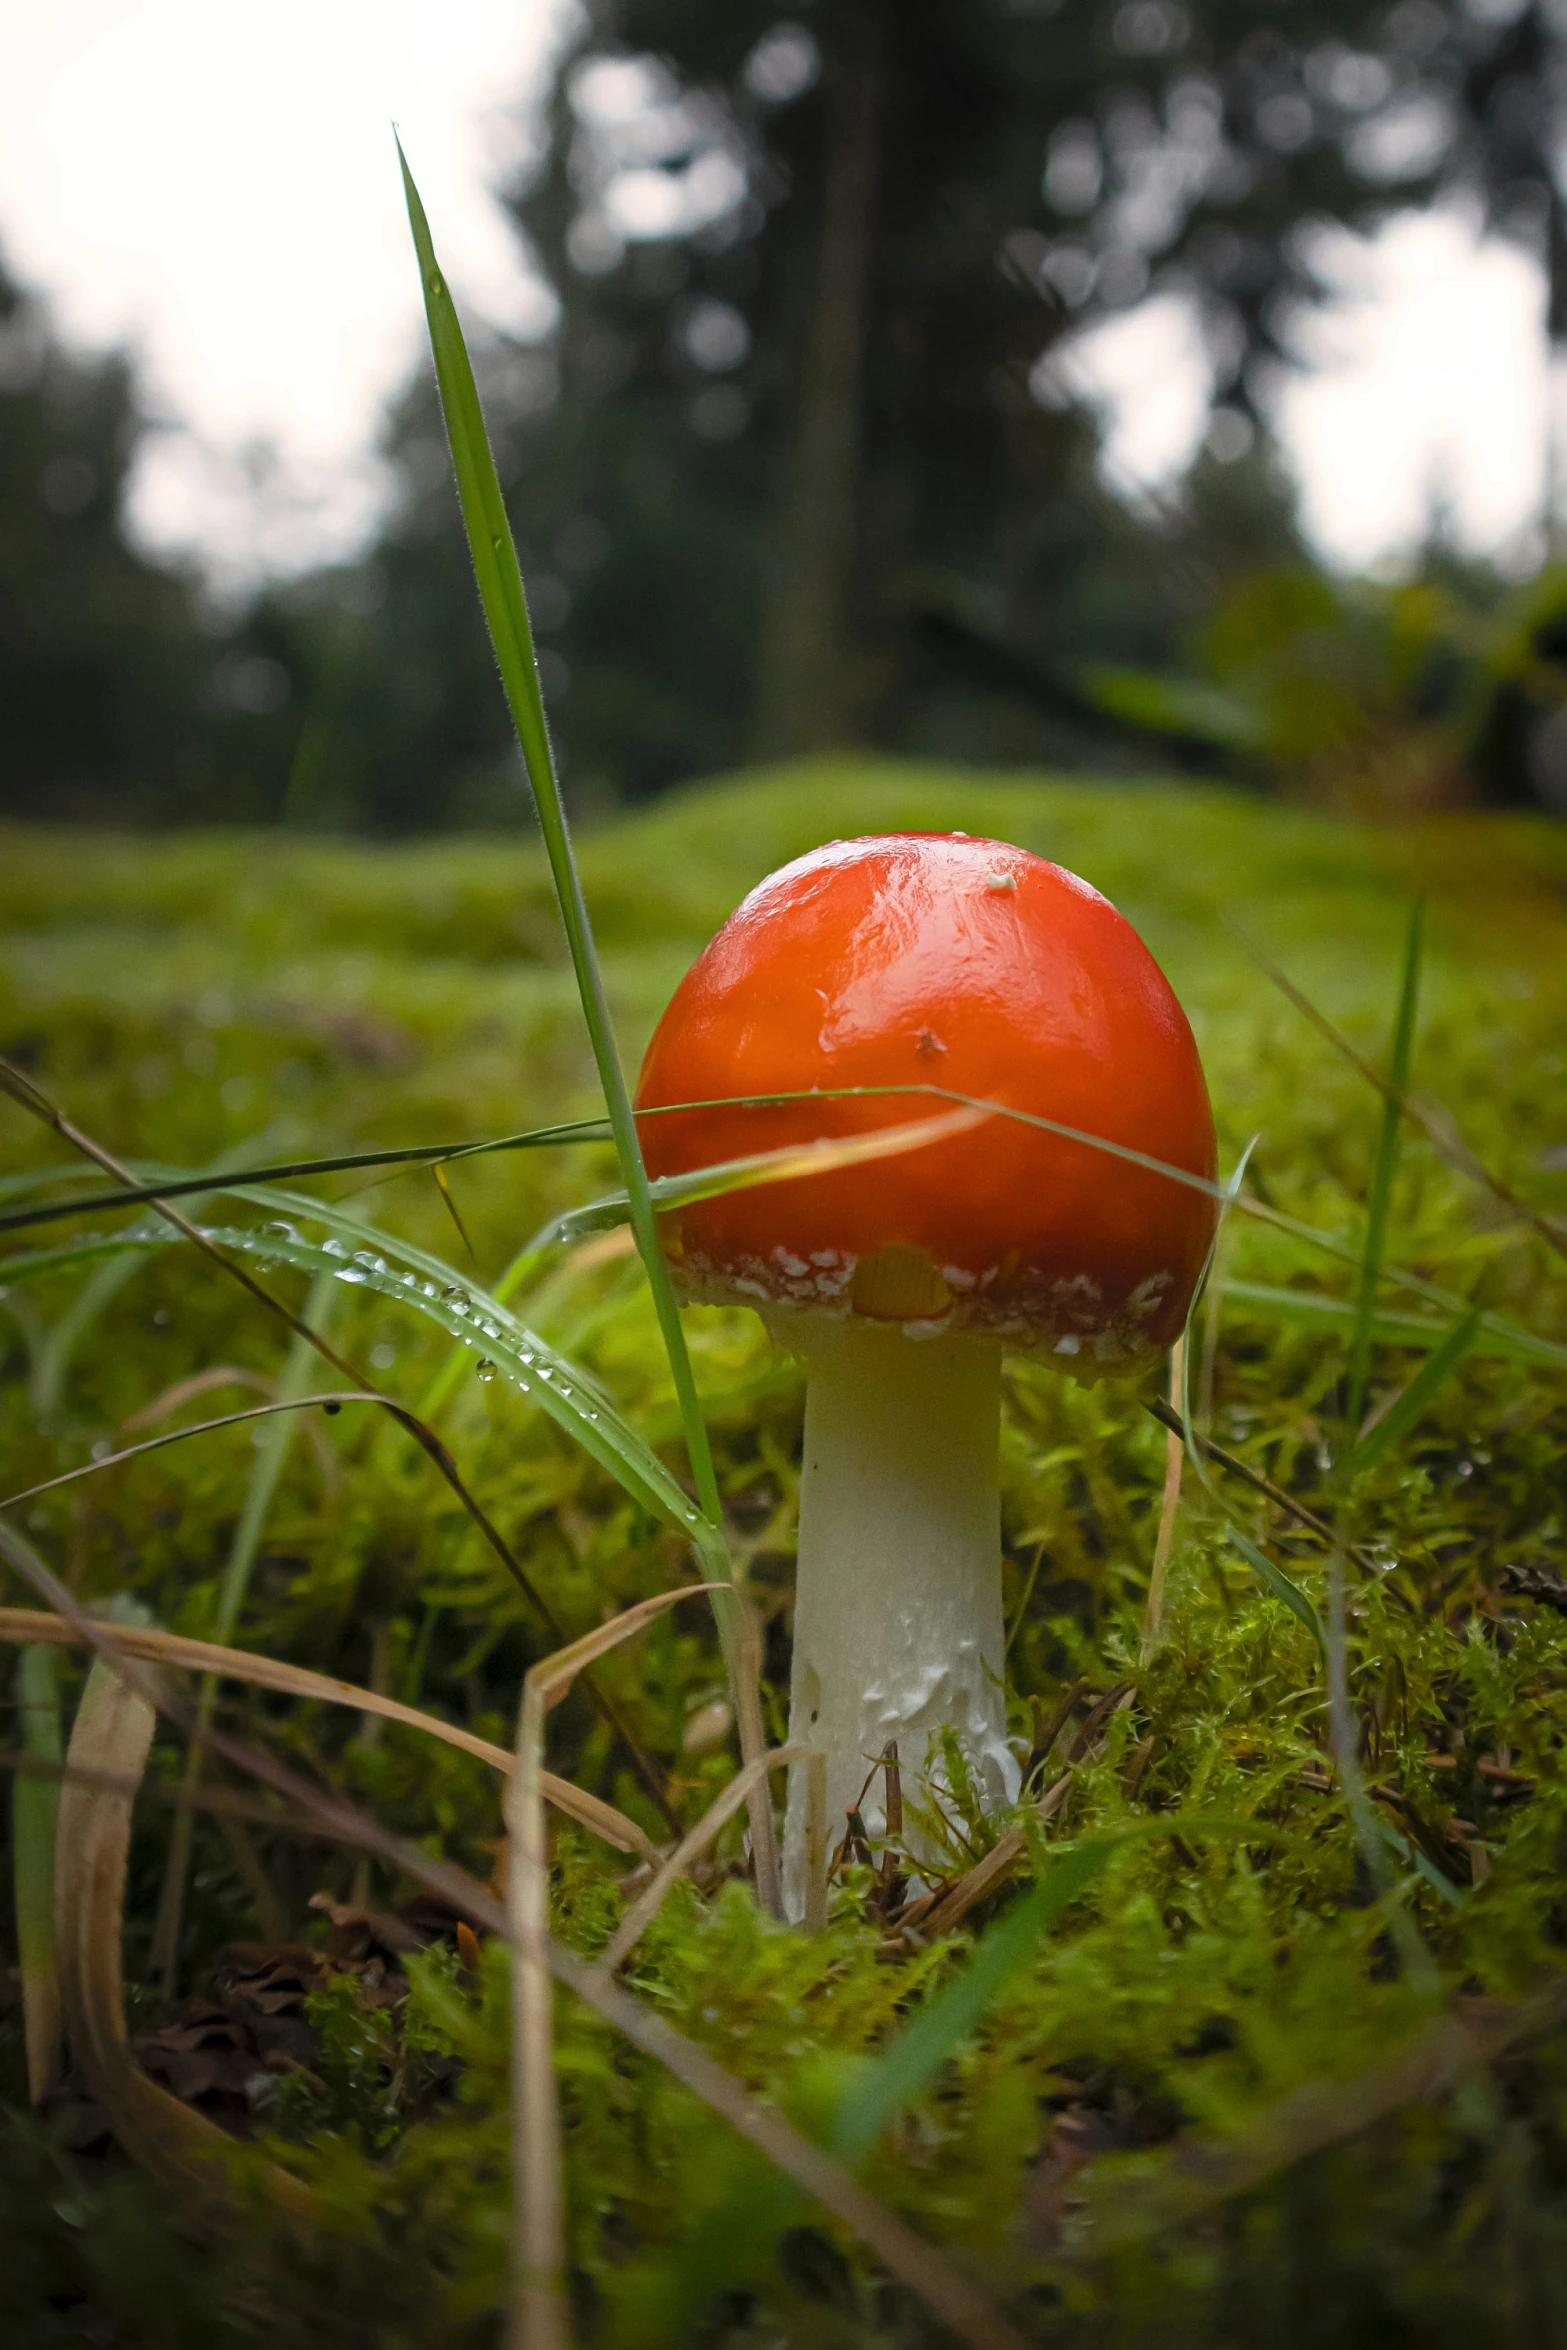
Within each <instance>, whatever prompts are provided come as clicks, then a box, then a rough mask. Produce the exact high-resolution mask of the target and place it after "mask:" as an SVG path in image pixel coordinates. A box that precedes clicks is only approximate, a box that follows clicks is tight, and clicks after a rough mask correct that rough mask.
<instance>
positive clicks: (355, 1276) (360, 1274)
mask: <svg viewBox="0 0 1567 2350" xmlns="http://www.w3.org/2000/svg"><path fill="white" fill-rule="evenodd" d="M337 1278H338V1280H339V1281H363V1280H364V1278H365V1273H364V1268H363V1266H361V1265H340V1266H339V1267H338V1270H337Z"/></svg>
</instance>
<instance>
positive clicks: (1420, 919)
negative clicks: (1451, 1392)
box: [1344, 900, 1425, 1430]
mask: <svg viewBox="0 0 1567 2350" xmlns="http://www.w3.org/2000/svg"><path fill="white" fill-rule="evenodd" d="M1424 940H1425V904H1424V901H1423V900H1420V901H1417V903H1416V905H1415V908H1414V911H1413V913H1412V914H1411V915H1410V917H1409V932H1408V935H1407V937H1406V939H1405V942H1404V969H1403V976H1402V978H1401V980H1400V982H1399V990H1398V1013H1397V1017H1396V1018H1395V1020H1394V1023H1393V1051H1392V1057H1391V1059H1390V1061H1389V1063H1388V1090H1387V1093H1386V1095H1385V1097H1384V1099H1383V1103H1382V1124H1381V1128H1380V1130H1379V1132H1378V1135H1377V1154H1376V1159H1375V1161H1374V1163H1373V1166H1372V1170H1371V1191H1370V1196H1369V1198H1368V1200H1367V1203H1366V1238H1365V1246H1364V1248H1363V1250H1362V1252H1361V1259H1360V1288H1359V1293H1358V1296H1357V1298H1356V1303H1355V1320H1354V1326H1353V1329H1352V1331H1351V1334H1350V1342H1349V1369H1348V1395H1347V1401H1346V1404H1345V1407H1344V1415H1345V1418H1346V1420H1347V1422H1348V1424H1349V1427H1350V1429H1351V1430H1354V1429H1356V1428H1358V1427H1359V1426H1360V1422H1361V1418H1362V1415H1363V1414H1364V1412H1365V1408H1366V1382H1367V1380H1368V1379H1369V1378H1370V1375H1371V1342H1372V1324H1373V1323H1374V1321H1375V1319H1376V1309H1377V1290H1378V1288H1379V1287H1380V1285H1381V1280H1382V1259H1383V1256H1384V1254H1385V1252H1386V1247H1387V1225H1388V1216H1389V1213H1390V1211H1391V1208H1392V1204H1393V1183H1394V1178H1395V1177H1396V1176H1397V1173H1398V1147H1399V1140H1400V1126H1401V1120H1402V1117H1403V1102H1404V1095H1405V1092H1406V1091H1407V1089H1408V1085H1409V1064H1410V1060H1411V1057H1412V1055H1413V1052H1414V1044H1415V1018H1416V1013H1417V1010H1418V1007H1419V1002H1420V960H1421V952H1422V948H1423V945H1424Z"/></svg>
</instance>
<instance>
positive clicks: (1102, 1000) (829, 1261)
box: [637, 833, 1215, 1375]
mask: <svg viewBox="0 0 1567 2350" xmlns="http://www.w3.org/2000/svg"><path fill="white" fill-rule="evenodd" d="M849 1085H873V1086H899V1085H907V1086H939V1087H943V1088H946V1089H948V1090H950V1091H952V1092H955V1093H960V1094H967V1095H970V1096H974V1097H977V1098H978V1099H979V1100H981V1101H993V1102H1000V1103H1004V1104H1006V1105H1008V1106H1009V1107H1011V1108H1013V1109H1018V1110H1023V1111H1026V1112H1029V1113H1032V1114H1034V1115H1038V1116H1042V1117H1046V1118H1050V1119H1054V1120H1056V1121H1057V1122H1058V1123H1060V1124H1062V1125H1066V1126H1073V1127H1076V1128H1077V1129H1079V1130H1080V1131H1081V1132H1084V1133H1087V1134H1095V1135H1100V1136H1102V1137H1104V1138H1105V1139H1106V1140H1107V1141H1110V1142H1115V1143H1120V1144H1122V1145H1124V1146H1127V1147H1129V1148H1131V1149H1133V1150H1137V1151H1141V1152H1145V1153H1146V1154H1147V1155H1148V1156H1149V1157H1151V1158H1156V1159H1159V1160H1161V1161H1163V1162H1164V1163H1166V1164H1167V1165H1170V1166H1173V1167H1178V1168H1182V1169H1184V1170H1186V1171H1187V1172H1188V1173H1190V1174H1192V1175H1195V1176H1198V1177H1201V1178H1203V1179H1205V1180H1206V1181H1208V1182H1211V1181H1212V1180H1213V1176H1214V1170H1215V1144H1214V1132H1213V1114H1212V1111H1211V1109H1210V1107H1209V1103H1208V1091H1207V1087H1206V1085H1205V1084H1204V1081H1203V1073H1202V1064H1201V1062H1200V1061H1199V1059H1198V1056H1197V1047H1196V1043H1195V1041H1194V1039H1193V1037H1192V1032H1191V1029H1190V1026H1189V1025H1188V1023H1187V1020H1186V1016H1185V1014H1184V1013H1183V1012H1182V1010H1181V1007H1180V1005H1179V1004H1178V1003H1177V1001H1176V999H1175V996H1174V994H1173V993H1172V992H1171V989H1170V986H1169V983H1168V981H1167V980H1166V979H1165V977H1164V974H1163V973H1162V972H1161V971H1160V969H1159V967H1158V965H1157V963H1155V961H1154V959H1153V957H1152V955H1150V954H1149V952H1148V950H1147V948H1146V947H1145V946H1144V945H1143V943H1142V941H1141V939H1140V938H1139V937H1138V936H1137V933H1136V932H1135V931H1134V930H1133V928H1132V927H1131V924H1130V923H1129V922H1127V921H1125V920H1124V919H1123V917H1122V916H1121V915H1120V914H1118V913H1117V912H1116V910H1115V908H1114V907H1113V906H1112V905H1111V904H1110V903H1109V901H1108V899H1106V898H1102V897H1101V896H1100V895H1099V893H1098V891H1097V890H1094V889H1091V888H1090V887H1089V886H1088V884H1087V882H1085V881H1079V880H1078V878H1077V876H1076V875H1075V874H1072V873H1068V872H1066V871H1065V870H1064V869H1063V868H1062V867H1061V866H1059V865H1051V864H1048V863H1047V862H1046V861H1045V859H1044V858H1042V857H1035V856H1030V855H1029V854H1028V852H1027V851H1026V850H1023V849H1016V848H1010V847H1007V846H1005V845H1004V844H1002V843H1000V842H997V841H988V840H971V839H970V838H969V837H968V836H967V835H966V834H963V833H905V834H893V835H891V836H888V837H885V838H881V839H871V840H852V841H835V842H833V843H831V844H830V845H829V846H828V847H826V848H822V849H817V850H815V851H813V852H812V854H811V855H809V856H806V857H800V858H797V859H796V861H795V862H794V863H793V864H792V865H786V866H784V867H783V869H782V870H781V871H780V872H778V873H774V874H773V875H771V876H770V878H769V879H768V880H766V881H764V882H763V883H762V884H761V885H760V887H759V888H757V889H754V890H753V891H752V892H751V894H750V896H749V897H748V898H747V899H746V900H745V902H744V903H743V905H741V906H740V907H739V908H738V909H737V911H736V912H735V913H734V914H733V915H731V917H730V919H729V920H728V921H727V922H726V923H725V924H724V927H723V929H722V930H721V931H720V932H719V933H718V936H717V937H716V938H715V939H714V940H713V941H712V943H711V945H710V946H708V947H707V949H706V950H705V951H704V953H703V954H701V955H700V956H699V957H698V959H697V961H696V962H695V963H694V964H693V966H692V968H691V969H690V971H688V972H687V974H686V976H685V978H684V979H683V980H682V981H681V984H680V986H679V987H678V988H677V989H676V991H675V995H674V998H673V1001H672V1002H671V1003H670V1006H669V1008H668V1010H667V1011H666V1012H665V1014H664V1017H663V1019H662V1020H661V1021H660V1022H659V1025H658V1028H657V1031H656V1033H655V1034H654V1037H653V1041H652V1043H651V1044H650V1045H649V1047H648V1051H647V1057H646V1059H645V1061H644V1062H643V1065H642V1077H641V1083H640V1085H639V1088H638V1093H637V1106H638V1108H639V1109H643V1110H646V1109H649V1108H652V1107H655V1106H657V1105H660V1104H664V1103H674V1102H689V1101H698V1102H700V1101H710V1100H714V1099H722V1098H723V1097H726V1096H734V1095H740V1094H763V1093H792V1092H804V1091H807V1090H809V1089H811V1088H820V1089H827V1088H830V1087H837V1086H849ZM941 1108H942V1104H941V1103H940V1102H939V1101H933V1100H931V1099H930V1098H929V1097H928V1096H926V1097H924V1098H922V1097H921V1096H920V1095H919V1094H917V1093H915V1094H910V1095H906V1096H902V1097H900V1096H897V1095H890V1096H886V1097H883V1098H881V1099H878V1100H859V1101H852V1100H851V1101H822V1102H802V1103H798V1104H789V1105H781V1106H778V1107H772V1108H760V1107H758V1108H748V1109H727V1108H726V1109H711V1110H693V1111H690V1112H682V1113H677V1114H674V1115H671V1116H668V1117H659V1118H644V1119H643V1120H642V1121H641V1134H642V1140H643V1147H644V1150H645V1152H646V1155H647V1163H648V1169H649V1172H650V1173H651V1174H653V1175H672V1174H677V1173H685V1172H687V1171H688V1170H690V1169H692V1168H696V1167H702V1166H709V1165H713V1164H715V1163H717V1162H719V1161H722V1160H727V1159H735V1158H742V1157H746V1156H748V1155H750V1154H752V1153H754V1152H759V1151H766V1150H773V1149H777V1148H780V1147H782V1146H783V1145H785V1144H796V1143H800V1142H807V1141H813V1140H816V1139H818V1138H819V1137H822V1136H839V1135H846V1134H855V1133H860V1132H864V1131H866V1130H869V1129H872V1128H879V1127H887V1126H895V1125H901V1124H905V1123H908V1122H910V1121H912V1120H914V1119H918V1118H922V1117H928V1116H930V1115H931V1114H932V1113H935V1112H939V1111H940V1109H941ZM1214 1224H1215V1206H1214V1202H1213V1200H1212V1198H1211V1197H1210V1196H1209V1195H1208V1194H1206V1193H1205V1192H1203V1191H1201V1190H1198V1189H1194V1188H1193V1187H1191V1186H1189V1185H1186V1184H1182V1183H1180V1182H1177V1181H1173V1180H1171V1179H1170V1178H1169V1177H1167V1176H1164V1175H1160V1174H1156V1173H1154V1172H1152V1171H1151V1170H1148V1169H1145V1168H1141V1167H1137V1166H1133V1165H1130V1164H1128V1163H1127V1162H1126V1161H1125V1160H1123V1159H1117V1158H1115V1157H1113V1156H1111V1155H1110V1154H1109V1153H1107V1152H1105V1151H1100V1150H1096V1149H1094V1148H1093V1147H1092V1146H1091V1145H1089V1144H1087V1143H1078V1142H1071V1141H1067V1140H1065V1139H1064V1138H1062V1137H1060V1136H1057V1135H1053V1134H1047V1133H1044V1132H1042V1131H1040V1129H1038V1128H1037V1127H1029V1126H1025V1125H1023V1124H1022V1123H1021V1122H1019V1121H1018V1120H1015V1119H1009V1118H1005V1117H993V1118H989V1119H986V1120H985V1121H984V1122H983V1123H982V1124H981V1125H979V1126H977V1127H975V1128H974V1129H972V1130H971V1131H969V1132H967V1133H965V1134H962V1135H960V1136H957V1137H955V1138H952V1139H949V1140H945V1141H941V1142H937V1143H933V1144H930V1145H928V1146H926V1147H924V1148H922V1149H918V1150H912V1151H909V1152H906V1153H903V1154H900V1155H899V1156H896V1157H892V1158H886V1159H881V1160H876V1161H871V1162H866V1163H862V1164H860V1165H858V1166H853V1167H847V1168H841V1169H839V1170H837V1171H835V1172H832V1173H828V1174H823V1175H808V1176H804V1177H799V1178H795V1179H792V1180H790V1181H787V1182H781V1183H773V1184H767V1185H764V1186H760V1187H756V1188H752V1189H749V1190H742V1191H733V1192H729V1193H727V1194H724V1195H721V1196H720V1197H718V1198H716V1199H709V1200H703V1201H700V1202H696V1203H693V1204H692V1205H690V1206H688V1207H685V1208H682V1209H681V1210H679V1211H678V1212H675V1213H671V1214H670V1215H668V1216H666V1217H665V1218H664V1220H663V1229H664V1239H665V1246H666V1249H667V1250H668V1253H669V1255H670V1258H671V1260H672V1262H673V1264H674V1266H675V1269H676V1273H677V1276H678V1278H679V1279H680V1282H681V1285H682V1287H683V1288H684V1290H685V1291H686V1293H687V1294H688V1295H690V1296H693V1297H701V1298H709V1299H724V1298H728V1299H736V1298H738V1299H742V1300H744V1301H745V1302H747V1303H751V1304H760V1303H763V1302H764V1301H771V1302H775V1303H778V1304H781V1305H789V1306H794V1307H796V1308H800V1309H804V1310H807V1311H812V1312H818V1313H821V1312H826V1313H833V1314H838V1315H844V1314H851V1313H852V1314H857V1315H862V1316H867V1317H870V1318H872V1319H875V1320H879V1321H890V1322H902V1323H905V1324H916V1325H919V1326H922V1327H931V1326H935V1327H941V1328H947V1327H961V1326H968V1327H971V1328H975V1329H979V1330H988V1331H990V1332H992V1333H994V1334H996V1335H999V1336H1001V1337H1003V1338H1005V1339H1006V1340H1007V1341H1008V1342H1009V1343H1010V1344H1013V1345H1043V1346H1048V1347H1053V1348H1054V1349H1055V1351H1056V1353H1057V1354H1058V1355H1060V1356H1061V1357H1063V1358H1064V1367H1069V1368H1073V1369H1076V1370H1078V1371H1080V1372H1084V1373H1088V1374H1090V1375H1092V1374H1094V1373H1096V1372H1097V1371H1098V1370H1099V1369H1100V1368H1103V1367H1109V1366H1111V1365H1134V1364H1136V1363H1138V1362H1140V1361H1142V1360H1144V1359H1146V1358H1147V1357H1148V1356H1149V1355H1151V1354H1153V1353H1154V1352H1156V1351H1158V1350H1160V1349H1162V1348H1163V1347H1165V1346H1168V1345H1169V1344H1170V1343H1171V1341H1172V1340H1173V1339H1175V1338H1176V1337H1177V1336H1178V1335H1179V1333H1180V1330H1181V1327H1182V1324H1183V1322H1184V1320H1185V1316H1186V1312H1187V1309H1188V1307H1189V1305H1190V1302H1191V1298H1192V1293H1193V1291H1194V1289H1195V1287H1196V1285H1197V1282H1198V1280H1199V1279H1200V1278H1201V1274H1202V1268H1203V1265H1204V1263H1205V1261H1206V1258H1207V1254H1208V1250H1209V1246H1210V1244H1211V1242H1212V1239H1213V1233H1214Z"/></svg>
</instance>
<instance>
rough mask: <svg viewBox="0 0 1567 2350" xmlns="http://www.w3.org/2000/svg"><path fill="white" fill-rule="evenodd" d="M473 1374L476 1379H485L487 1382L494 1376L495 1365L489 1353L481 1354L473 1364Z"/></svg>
mask: <svg viewBox="0 0 1567 2350" xmlns="http://www.w3.org/2000/svg"><path fill="white" fill-rule="evenodd" d="M473 1375H474V1377H475V1379H483V1380H485V1381H486V1382H488V1381H489V1380H491V1379H493V1378H494V1376H495V1365H494V1364H493V1363H492V1362H491V1360H490V1358H489V1356H488V1355H480V1357H479V1359H478V1361H477V1362H476V1363H475V1364H474V1366H473Z"/></svg>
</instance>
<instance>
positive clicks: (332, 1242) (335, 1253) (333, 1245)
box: [321, 1232, 348, 1257]
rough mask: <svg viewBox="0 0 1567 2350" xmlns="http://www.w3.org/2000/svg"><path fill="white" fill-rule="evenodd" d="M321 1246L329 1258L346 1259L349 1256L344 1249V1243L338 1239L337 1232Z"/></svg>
mask: <svg viewBox="0 0 1567 2350" xmlns="http://www.w3.org/2000/svg"><path fill="white" fill-rule="evenodd" d="M321 1246H322V1249H323V1251H324V1252H325V1254H326V1255H327V1256H329V1257H346V1256H347V1254H348V1251H347V1249H346V1248H344V1246H343V1244H342V1242H341V1241H340V1240H339V1239H338V1237H337V1234H336V1233H335V1232H334V1233H333V1234H332V1236H331V1237H330V1239H328V1240H323V1242H322V1243H321Z"/></svg>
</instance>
